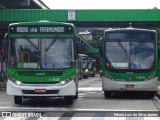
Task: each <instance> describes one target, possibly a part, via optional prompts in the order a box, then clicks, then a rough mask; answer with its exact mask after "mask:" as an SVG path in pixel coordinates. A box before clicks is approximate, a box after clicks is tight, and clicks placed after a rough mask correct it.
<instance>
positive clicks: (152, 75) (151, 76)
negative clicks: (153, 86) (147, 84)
mask: <svg viewBox="0 0 160 120" xmlns="http://www.w3.org/2000/svg"><path fill="white" fill-rule="evenodd" d="M154 78H155V76H154V74H151V75H150V76H149V77H147V78H146V79H145V80H152V79H154Z"/></svg>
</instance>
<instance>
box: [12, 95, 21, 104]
mask: <svg viewBox="0 0 160 120" xmlns="http://www.w3.org/2000/svg"><path fill="white" fill-rule="evenodd" d="M14 103H15V104H21V103H22V97H21V96H14Z"/></svg>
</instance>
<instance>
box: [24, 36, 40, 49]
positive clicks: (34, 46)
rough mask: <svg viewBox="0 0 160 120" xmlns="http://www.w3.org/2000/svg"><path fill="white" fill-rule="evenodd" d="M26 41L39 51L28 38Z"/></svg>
mask: <svg viewBox="0 0 160 120" xmlns="http://www.w3.org/2000/svg"><path fill="white" fill-rule="evenodd" d="M26 40H27V41H28V42H29V43H30V44H31V45H32V46H33V47H34V48H35V49H37V50H39V49H38V47H37V46H36V45H34V44H33V43H32V41H30V40H29V39H28V38H26Z"/></svg>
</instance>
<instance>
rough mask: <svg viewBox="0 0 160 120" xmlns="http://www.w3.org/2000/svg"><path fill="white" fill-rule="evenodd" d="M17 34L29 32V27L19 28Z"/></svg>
mask: <svg viewBox="0 0 160 120" xmlns="http://www.w3.org/2000/svg"><path fill="white" fill-rule="evenodd" d="M16 32H18V33H26V32H28V27H17V28H16Z"/></svg>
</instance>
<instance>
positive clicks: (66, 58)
mask: <svg viewBox="0 0 160 120" xmlns="http://www.w3.org/2000/svg"><path fill="white" fill-rule="evenodd" d="M72 48H73V40H72V39H64V38H63V39H61V38H58V39H57V38H16V39H11V40H10V53H9V61H8V62H9V66H10V67H17V68H24V69H25V68H29V69H30V68H31V69H40V68H45V69H60V68H69V67H71V61H72Z"/></svg>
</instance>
